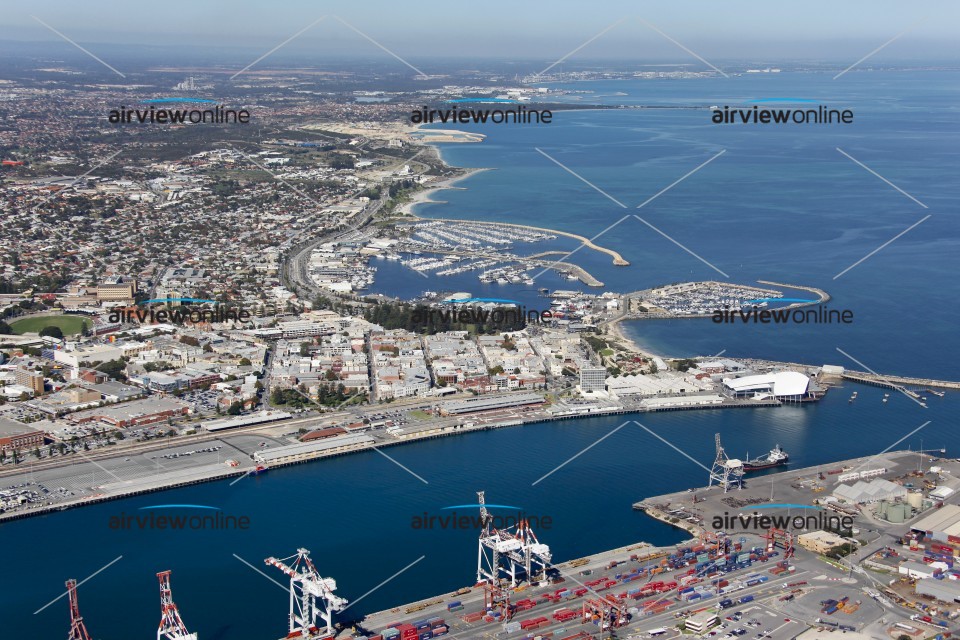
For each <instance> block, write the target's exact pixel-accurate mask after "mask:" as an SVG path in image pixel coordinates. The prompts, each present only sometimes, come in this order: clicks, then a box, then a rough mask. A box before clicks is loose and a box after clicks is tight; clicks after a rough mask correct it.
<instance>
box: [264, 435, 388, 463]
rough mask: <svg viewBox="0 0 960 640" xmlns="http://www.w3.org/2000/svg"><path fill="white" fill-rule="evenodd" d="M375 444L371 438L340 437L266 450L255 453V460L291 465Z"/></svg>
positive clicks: (356, 436)
mask: <svg viewBox="0 0 960 640" xmlns="http://www.w3.org/2000/svg"><path fill="white" fill-rule="evenodd" d="M374 442H376V440H374V439H373V438H371V437H370V436H364V435H352V436H339V437H336V438H327V439H325V440H319V441H314V442H301V443H298V444H291V445H287V446H283V447H273V448H271V449H264V450H263V451H257V452H256V453H254V454H253V459H254V461H255V462H256V463H257V464H264V465H271V464H290V463H293V462H303V461H305V460H311V459H313V458H319V457H321V456H327V455H334V454H338V453H346V452H348V451H355V450H357V449H363V448H366V447H368V446H369V445H372V444H373V443H374Z"/></svg>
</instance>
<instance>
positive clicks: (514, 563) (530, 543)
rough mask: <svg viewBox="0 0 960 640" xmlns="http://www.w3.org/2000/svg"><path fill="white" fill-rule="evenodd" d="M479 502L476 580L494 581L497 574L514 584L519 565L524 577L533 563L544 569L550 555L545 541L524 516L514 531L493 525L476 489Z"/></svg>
mask: <svg viewBox="0 0 960 640" xmlns="http://www.w3.org/2000/svg"><path fill="white" fill-rule="evenodd" d="M477 501H478V503H479V505H480V539H479V541H478V545H477V582H478V583H480V582H483V581H488V582H489V583H490V584H491V585H498V584H499V581H500V578H501V574H505V575H506V577H509V578H510V586H511V587H515V586H517V570H518V569H522V570H523V572H524V573H525V575H526V578H527V580H528V581H531V580H532V578H533V576H534V568H535V565H536V566H537V567H539V570H540V571H541V572H546V569H547V567H548V566H549V565H550V560H551V558H552V557H553V556H552V554H551V552H550V547H549V545H545V544H542V543H541V542H540V541H539V540H537V536H536V535H535V534H534V533H533V529H532V528H531V527H530V523H529V522H528V521H527V520H520V522H518V523H517V525H516V526H517V531H516V533H512V532H510V531H509V529H510V528H507V529H497V528H496V527H494V526H493V516H492V515H491V514H490V512H489V511H488V510H487V505H486V500H485V498H484V492H483V491H478V492H477ZM511 528H512V527H511Z"/></svg>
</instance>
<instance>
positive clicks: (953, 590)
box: [916, 578, 960, 603]
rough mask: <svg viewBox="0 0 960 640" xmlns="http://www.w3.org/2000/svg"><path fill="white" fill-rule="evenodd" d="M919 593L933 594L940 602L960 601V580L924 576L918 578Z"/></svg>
mask: <svg viewBox="0 0 960 640" xmlns="http://www.w3.org/2000/svg"><path fill="white" fill-rule="evenodd" d="M916 589H917V595H918V596H931V597H933V598H936V599H937V600H939V601H940V602H950V603H953V602H960V581H957V580H933V579H931V578H924V579H923V580H917V586H916Z"/></svg>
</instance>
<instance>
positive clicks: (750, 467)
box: [743, 460, 789, 473]
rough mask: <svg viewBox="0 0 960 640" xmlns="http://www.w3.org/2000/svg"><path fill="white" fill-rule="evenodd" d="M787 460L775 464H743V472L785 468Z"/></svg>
mask: <svg viewBox="0 0 960 640" xmlns="http://www.w3.org/2000/svg"><path fill="white" fill-rule="evenodd" d="M788 462H789V460H777V461H776V462H744V463H743V471H744V472H745V473H749V472H750V471H763V470H764V469H773V468H774V467H785V466H786V465H787V463H788Z"/></svg>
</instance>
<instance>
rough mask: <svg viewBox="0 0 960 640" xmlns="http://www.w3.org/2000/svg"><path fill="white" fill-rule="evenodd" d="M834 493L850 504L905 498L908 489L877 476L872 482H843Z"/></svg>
mask: <svg viewBox="0 0 960 640" xmlns="http://www.w3.org/2000/svg"><path fill="white" fill-rule="evenodd" d="M833 495H834V497H836V498H837V499H839V500H843V501H844V502H848V503H850V504H871V503H874V502H880V501H881V500H896V499H900V500H903V499H905V498H906V497H907V489H906V487H904V486H903V485H899V484H897V483H895V482H890V481H889V480H884V479H883V478H877V479H875V480H871V481H870V482H864V481H863V480H860V481H859V482H857V483H856V484H854V485H849V484H841V485H840V486H838V487H837V488H836V489H834V490H833Z"/></svg>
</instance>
